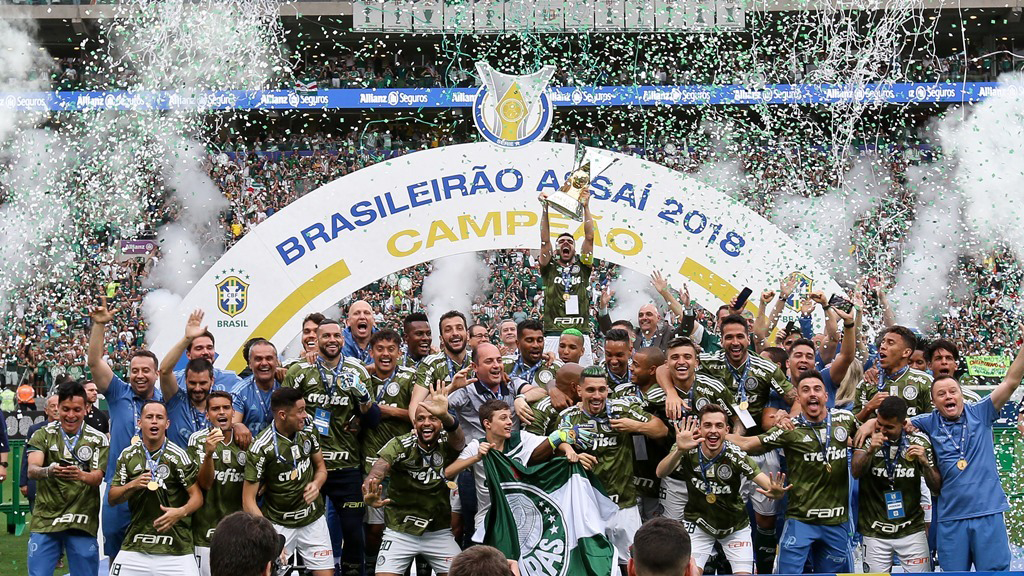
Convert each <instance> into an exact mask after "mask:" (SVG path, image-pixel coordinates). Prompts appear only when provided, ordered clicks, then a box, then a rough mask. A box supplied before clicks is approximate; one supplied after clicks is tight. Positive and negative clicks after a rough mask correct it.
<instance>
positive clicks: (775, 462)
mask: <svg viewBox="0 0 1024 576" xmlns="http://www.w3.org/2000/svg"><path fill="white" fill-rule="evenodd" d="M750 457H751V458H753V459H754V462H756V463H757V466H758V467H759V468H760V469H761V472H764V473H765V474H768V475H771V474H772V473H773V472H782V463H781V462H780V461H779V450H778V449H775V450H771V451H769V452H765V453H764V454H758V455H756V456H755V455H753V454H752V455H751V456H750ZM740 493H741V494H743V499H744V500H749V501H750V502H751V504H752V505H753V507H754V512H756V513H758V514H760V515H761V516H776V515H778V514H779V512H782V500H773V499H771V498H769V497H768V496H765V495H764V494H761V493H760V492H758V491H757V484H755V483H754V481H753V480H749V479H747V478H744V479H743V482H742V483H741V485H740Z"/></svg>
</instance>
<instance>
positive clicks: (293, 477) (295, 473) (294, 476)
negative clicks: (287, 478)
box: [291, 470, 299, 480]
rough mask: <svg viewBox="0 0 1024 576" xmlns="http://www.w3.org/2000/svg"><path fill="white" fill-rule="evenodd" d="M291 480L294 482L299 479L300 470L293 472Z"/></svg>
mask: <svg viewBox="0 0 1024 576" xmlns="http://www.w3.org/2000/svg"><path fill="white" fill-rule="evenodd" d="M291 479H292V480H298V479H299V471H298V470H292V474H291Z"/></svg>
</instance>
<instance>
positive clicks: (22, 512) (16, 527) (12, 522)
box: [0, 440, 29, 536]
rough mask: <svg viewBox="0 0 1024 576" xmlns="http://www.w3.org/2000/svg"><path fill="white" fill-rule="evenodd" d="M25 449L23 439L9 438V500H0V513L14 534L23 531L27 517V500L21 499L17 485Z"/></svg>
mask: <svg viewBox="0 0 1024 576" xmlns="http://www.w3.org/2000/svg"><path fill="white" fill-rule="evenodd" d="M24 451H25V440H11V454H10V468H9V470H8V476H7V480H6V481H7V482H10V483H11V500H10V501H8V502H0V514H6V515H7V526H8V529H10V528H11V527H12V526H13V531H14V535H15V536H21V535H22V534H24V533H25V525H26V521H27V519H28V513H29V508H28V501H22V500H23V499H22V496H21V490H20V489H19V487H18V480H19V478H21V456H22V453H23V452H24Z"/></svg>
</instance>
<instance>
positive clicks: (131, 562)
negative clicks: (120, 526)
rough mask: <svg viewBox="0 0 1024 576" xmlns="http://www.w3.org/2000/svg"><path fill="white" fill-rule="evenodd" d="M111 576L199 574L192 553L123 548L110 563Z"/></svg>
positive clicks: (187, 575) (179, 575)
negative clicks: (182, 554)
mask: <svg viewBox="0 0 1024 576" xmlns="http://www.w3.org/2000/svg"><path fill="white" fill-rule="evenodd" d="M110 576H199V566H197V565H196V557H195V556H194V555H192V554H186V555H184V556H168V555H164V554H144V553H142V552H129V551H125V550H122V551H120V552H118V553H117V558H116V559H114V563H113V564H111V565H110Z"/></svg>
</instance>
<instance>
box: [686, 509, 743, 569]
mask: <svg viewBox="0 0 1024 576" xmlns="http://www.w3.org/2000/svg"><path fill="white" fill-rule="evenodd" d="M683 524H685V525H686V531H687V532H689V533H690V546H691V551H692V552H691V556H692V557H693V562H694V563H695V564H696V565H697V567H698V568H700V569H701V570H703V569H704V564H706V563H707V561H708V558H710V557H711V555H712V554H714V553H715V542H716V541H717V542H721V543H722V550H723V551H724V552H725V558H726V560H728V561H729V565H730V566H731V567H732V573H733V574H735V573H737V572H753V571H754V543H753V540H751V538H750V526H747V527H746V528H743V529H742V530H737V531H735V532H733V533H732V534H729V535H728V536H722V537H721V538H716V537H714V536H712V535H710V534H708V533H707V532H705V531H704V530H701V528H700V526H697V525H695V524H694V523H692V522H685V521H684V522H683Z"/></svg>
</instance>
